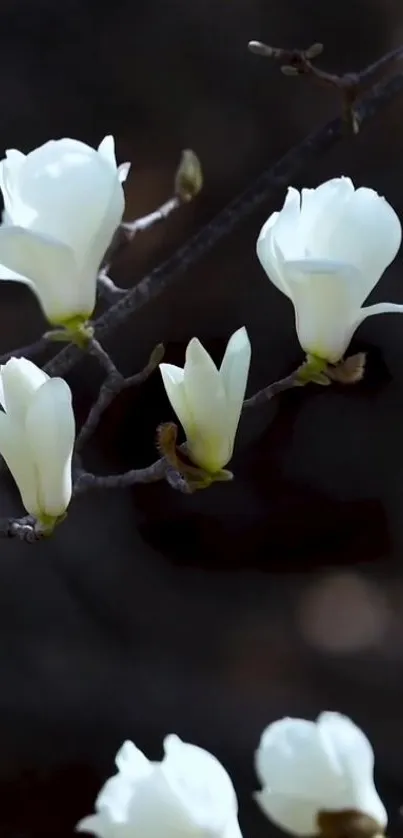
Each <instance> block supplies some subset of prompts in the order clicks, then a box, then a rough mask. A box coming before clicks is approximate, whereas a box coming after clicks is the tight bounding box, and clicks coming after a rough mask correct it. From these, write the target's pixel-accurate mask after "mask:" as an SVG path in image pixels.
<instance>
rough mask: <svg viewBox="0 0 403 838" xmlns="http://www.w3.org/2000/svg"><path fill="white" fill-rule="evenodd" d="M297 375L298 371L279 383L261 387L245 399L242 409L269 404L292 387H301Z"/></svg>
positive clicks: (275, 382)
mask: <svg viewBox="0 0 403 838" xmlns="http://www.w3.org/2000/svg"><path fill="white" fill-rule="evenodd" d="M298 374H299V369H298V370H296V371H295V372H293V373H291V375H287V376H286V377H285V378H281V379H280V380H279V381H274V382H273V384H269V385H268V387H263V389H262V390H259V391H258V392H257V393H255V394H254V395H253V396H251V397H250V398H249V399H245V401H244V403H243V409H244V410H245V408H248V407H260V406H261V405H262V404H265V403H266V402H269V401H270V400H271V399H272V398H274V396H277V395H278V394H279V393H284V391H285V390H291V389H293V388H294V387H302V386H303V384H302V383H301V381H300V380H299V379H298Z"/></svg>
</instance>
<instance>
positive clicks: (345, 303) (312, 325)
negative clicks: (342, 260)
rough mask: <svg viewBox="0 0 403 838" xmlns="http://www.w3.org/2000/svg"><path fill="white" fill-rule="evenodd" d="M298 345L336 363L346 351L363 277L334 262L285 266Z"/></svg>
mask: <svg viewBox="0 0 403 838" xmlns="http://www.w3.org/2000/svg"><path fill="white" fill-rule="evenodd" d="M284 269H285V271H286V275H287V282H288V285H289V288H290V291H291V294H292V301H293V303H294V308H295V320H296V329H297V334H298V339H299V342H300V344H301V346H302V348H303V349H304V351H305V352H306V353H307V354H311V355H316V356H318V357H319V358H323V359H325V360H327V361H330V362H332V363H335V362H336V361H338V360H340V358H341V357H342V355H343V354H344V352H345V351H346V349H347V347H348V345H349V343H350V340H351V337H352V334H353V332H354V325H353V324H354V322H355V320H356V317H357V314H358V310H359V306H358V304H357V297H358V296H359V293H360V290H359V289H360V288H361V287H362V277H361V275H360V274H359V273H358V272H357V271H355V269H354V268H353V267H351V266H350V265H344V264H337V263H335V262H325V261H323V262H319V261H318V262H316V261H313V260H312V261H309V260H305V261H295V262H286V263H285V265H284Z"/></svg>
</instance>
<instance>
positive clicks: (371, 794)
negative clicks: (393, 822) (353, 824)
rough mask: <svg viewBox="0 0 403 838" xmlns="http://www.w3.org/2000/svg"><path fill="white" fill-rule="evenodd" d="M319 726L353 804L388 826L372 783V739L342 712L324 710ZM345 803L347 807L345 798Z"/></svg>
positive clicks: (382, 806) (352, 805)
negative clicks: (326, 711) (325, 711)
mask: <svg viewBox="0 0 403 838" xmlns="http://www.w3.org/2000/svg"><path fill="white" fill-rule="evenodd" d="M317 725H318V729H319V733H320V735H321V737H322V740H323V743H324V747H325V748H326V750H327V753H328V755H329V758H333V760H336V761H337V762H338V765H339V767H340V772H341V773H342V774H343V777H344V780H345V784H346V786H347V793H349V795H350V801H348V802H349V803H350V807H351V808H356V809H357V810H358V811H360V812H364V813H365V814H366V815H369V816H370V817H373V818H374V819H375V820H376V821H377V822H378V823H379V825H380V826H381V827H385V826H386V824H387V815H386V810H385V807H384V805H383V803H382V802H381V800H380V798H379V796H378V794H377V793H376V790H375V786H374V783H373V772H374V752H373V750H372V746H371V744H370V742H369V740H368V739H367V737H366V736H365V734H364V733H363V731H362V730H360V728H359V727H357V725H355V724H354V722H352V721H351V719H349V718H348V717H347V716H342V715H341V714H340V713H321V715H320V716H319V718H318V722H317ZM342 803H344V806H345V808H347V805H346V797H344V800H343V801H342Z"/></svg>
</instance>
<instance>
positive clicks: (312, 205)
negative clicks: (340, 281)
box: [298, 177, 354, 261]
mask: <svg viewBox="0 0 403 838" xmlns="http://www.w3.org/2000/svg"><path fill="white" fill-rule="evenodd" d="M353 195H354V185H353V183H352V181H351V180H350V178H347V177H339V178H332V180H328V181H326V182H325V183H322V184H321V185H320V186H317V187H316V189H303V190H302V192H301V217H300V221H299V227H298V235H299V237H300V241H301V244H302V247H303V251H304V252H303V255H304V256H306V257H307V258H312V257H314V258H316V257H318V258H320V257H321V256H322V258H323V257H324V258H327V248H328V246H329V240H330V237H331V235H332V233H333V230H334V228H335V227H336V226H337V224H338V222H339V220H340V218H342V216H343V213H344V208H345V206H346V204H347V203H348V201H350V199H351V198H352V197H353ZM329 258H337V259H338V261H344V260H343V259H342V258H340V260H339V257H334V256H333V257H330V256H329Z"/></svg>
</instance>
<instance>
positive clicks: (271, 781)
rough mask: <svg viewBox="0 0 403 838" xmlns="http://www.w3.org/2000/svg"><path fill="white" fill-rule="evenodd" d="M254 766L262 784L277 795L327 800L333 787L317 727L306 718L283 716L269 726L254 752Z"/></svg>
mask: <svg viewBox="0 0 403 838" xmlns="http://www.w3.org/2000/svg"><path fill="white" fill-rule="evenodd" d="M307 766H309V771H307ZM255 768H256V773H257V775H258V777H259V780H260V782H261V783H262V785H263V786H266V787H267V788H269V789H270V790H271V791H272V792H273V793H274V792H275V793H276V794H280V795H291V796H293V795H296V794H297V795H298V796H300V797H303V798H306V799H310V800H312V799H321V798H322V799H325V800H326V798H327V797H328V792H329V789H330V790H331V792H332V791H333V788H334V782H335V775H334V771H333V770H332V768H331V766H329V761H328V759H327V756H326V753H325V751H324V749H323V746H322V743H321V740H320V736H319V733H318V730H317V726H316V724H315V722H310V721H307V720H306V719H289V718H285V719H280V720H279V721H276V722H273V724H271V725H269V726H268V727H267V728H266V730H265V731H264V732H263V734H262V737H261V740H260V744H259V747H258V749H257V751H256V754H255Z"/></svg>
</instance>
